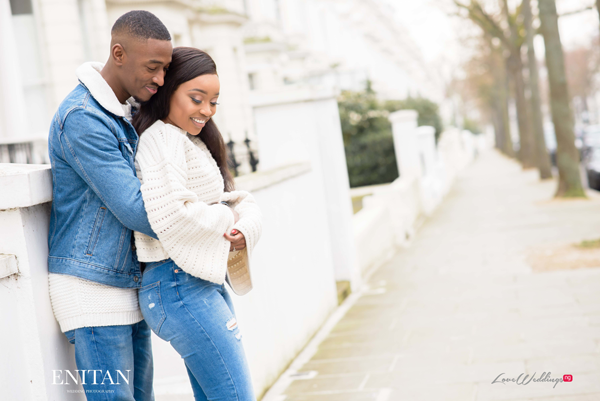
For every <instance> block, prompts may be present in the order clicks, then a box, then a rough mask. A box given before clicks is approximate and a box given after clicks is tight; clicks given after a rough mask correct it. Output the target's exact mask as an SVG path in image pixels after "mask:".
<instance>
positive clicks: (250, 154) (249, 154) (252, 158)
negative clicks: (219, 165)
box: [227, 131, 259, 177]
mask: <svg viewBox="0 0 600 401" xmlns="http://www.w3.org/2000/svg"><path fill="white" fill-rule="evenodd" d="M243 142H244V145H245V154H244V153H241V154H240V152H237V155H238V158H240V159H241V160H239V161H238V158H236V152H235V151H234V149H235V145H236V142H234V141H233V140H232V139H231V135H229V142H227V149H228V152H227V153H228V155H227V156H228V157H227V161H228V164H229V169H230V170H231V171H232V173H233V176H234V177H237V176H239V173H240V171H239V167H240V166H241V165H242V164H243V163H248V165H249V166H250V170H251V171H252V172H255V171H256V167H257V166H258V163H259V160H258V157H256V151H254V150H252V141H251V140H250V138H248V131H246V139H244V141H243Z"/></svg>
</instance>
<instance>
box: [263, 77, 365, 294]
mask: <svg viewBox="0 0 600 401" xmlns="http://www.w3.org/2000/svg"><path fill="white" fill-rule="evenodd" d="M336 97H337V93H335V92H334V91H333V90H316V89H314V88H308V87H303V88H295V89H294V88H291V89H290V88H286V89H284V90H281V91H279V92H272V93H260V92H258V91H257V92H253V94H252V99H253V106H254V118H255V121H256V133H257V136H258V139H259V145H260V158H261V161H260V163H261V169H272V168H277V167H281V166H284V165H286V164H288V163H293V162H300V161H307V160H308V161H310V163H311V165H312V172H311V174H314V175H315V180H316V181H318V182H319V183H320V186H321V188H319V189H318V192H317V191H315V193H314V194H311V196H321V193H322V195H323V199H322V201H323V202H324V204H323V207H324V208H325V209H326V212H327V220H328V222H329V238H330V241H331V245H330V246H331V250H332V256H333V265H334V267H335V280H336V281H338V282H340V281H348V282H350V285H351V287H352V289H353V290H354V289H356V288H357V286H358V285H359V284H360V280H361V279H360V270H359V266H358V258H357V255H356V248H355V246H354V229H353V219H352V217H353V214H352V201H351V198H350V183H349V179H348V169H347V167H346V155H345V153H344V144H343V140H342V129H341V126H340V118H339V111H338V105H337V100H336ZM298 252H310V249H302V250H298Z"/></svg>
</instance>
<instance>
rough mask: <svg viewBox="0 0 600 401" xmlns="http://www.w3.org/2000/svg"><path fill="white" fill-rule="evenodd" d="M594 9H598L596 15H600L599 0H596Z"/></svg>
mask: <svg viewBox="0 0 600 401" xmlns="http://www.w3.org/2000/svg"><path fill="white" fill-rule="evenodd" d="M596 10H598V16H599V17H600V0H596Z"/></svg>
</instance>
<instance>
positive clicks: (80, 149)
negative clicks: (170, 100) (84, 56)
mask: <svg viewBox="0 0 600 401" xmlns="http://www.w3.org/2000/svg"><path fill="white" fill-rule="evenodd" d="M111 34H112V40H111V49H110V56H109V58H108V61H107V62H106V64H105V65H104V66H103V65H102V64H101V63H86V64H83V65H82V66H81V67H79V68H78V69H77V76H78V78H79V81H80V84H79V85H78V86H77V87H76V88H75V89H74V90H73V91H72V92H71V93H70V94H69V95H68V96H67V97H66V98H65V100H64V101H63V102H62V103H61V105H60V106H59V108H58V111H57V112H56V114H55V116H54V119H53V121H52V125H51V127H50V135H49V139H48V149H49V153H50V160H51V163H52V181H53V199H54V200H53V203H52V211H51V217H50V232H49V237H48V242H49V247H50V254H49V257H48V268H49V271H50V275H49V287H50V297H51V301H52V308H53V310H54V315H55V317H56V319H57V320H58V322H59V324H60V327H61V330H62V331H63V332H64V333H65V335H66V336H67V338H68V340H69V341H70V342H71V343H72V344H75V359H76V362H77V369H78V371H79V375H80V379H81V382H82V383H83V387H84V389H85V391H86V396H87V399H88V400H100V399H102V400H107V399H110V400H128V401H130V400H131V401H133V400H136V401H140V400H152V399H154V395H153V391H152V377H153V364H152V352H151V344H150V329H149V327H148V325H147V324H146V323H145V321H144V320H143V318H142V315H141V312H140V310H139V305H138V299H137V289H138V288H139V286H140V283H141V272H140V264H139V262H138V260H137V257H136V255H135V249H134V247H133V245H132V243H133V242H132V230H136V231H140V232H142V233H145V234H147V235H150V236H152V237H154V238H156V234H155V233H154V232H153V231H152V228H151V227H150V224H149V223H148V218H147V216H146V211H145V209H144V203H143V200H142V196H141V193H140V182H139V180H138V179H137V177H136V175H135V166H134V155H135V151H136V147H137V142H138V135H137V134H136V132H135V130H134V128H133V126H132V125H131V123H130V121H129V119H130V118H131V107H132V104H135V102H133V101H132V100H131V99H130V98H131V97H133V98H134V99H135V100H136V101H147V100H149V99H150V98H151V97H152V95H153V94H155V93H156V91H157V89H158V87H159V86H162V84H163V79H164V76H165V72H166V70H167V67H168V65H169V63H170V62H171V54H172V51H173V48H172V45H171V37H170V35H169V32H168V30H167V29H166V28H165V26H164V25H163V24H162V22H161V21H160V20H159V19H158V18H157V17H155V16H154V15H153V14H151V13H149V12H147V11H131V12H128V13H126V14H124V15H123V16H121V17H120V18H119V19H118V20H117V21H116V22H115V24H114V26H113V28H112V31H111ZM72 373H74V372H72Z"/></svg>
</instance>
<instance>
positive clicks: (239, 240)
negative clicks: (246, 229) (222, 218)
mask: <svg viewBox="0 0 600 401" xmlns="http://www.w3.org/2000/svg"><path fill="white" fill-rule="evenodd" d="M236 232H237V234H235V235H230V234H228V233H225V234H223V236H224V237H225V239H226V240H227V241H229V242H231V246H230V247H229V250H230V251H232V250H233V248H235V249H236V250H238V251H239V250H241V249H244V248H245V247H246V238H245V237H244V234H242V233H241V232H239V231H237V230H236Z"/></svg>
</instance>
